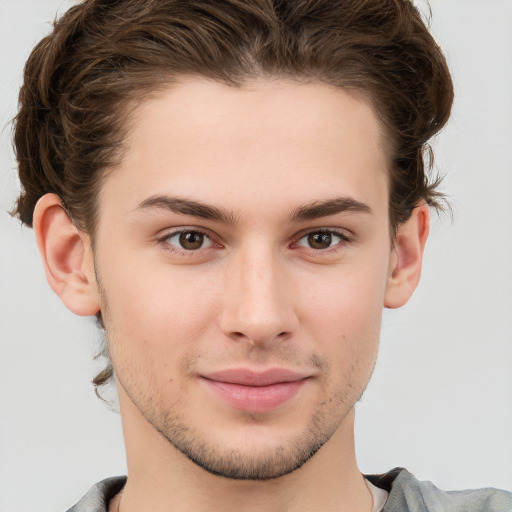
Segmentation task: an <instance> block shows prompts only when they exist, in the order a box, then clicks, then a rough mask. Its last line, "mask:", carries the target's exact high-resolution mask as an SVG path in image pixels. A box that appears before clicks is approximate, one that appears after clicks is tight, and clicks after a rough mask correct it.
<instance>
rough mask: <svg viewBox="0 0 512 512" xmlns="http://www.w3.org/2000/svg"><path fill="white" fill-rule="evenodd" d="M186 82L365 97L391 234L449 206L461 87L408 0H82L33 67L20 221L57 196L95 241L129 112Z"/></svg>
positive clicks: (36, 54) (26, 93)
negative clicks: (450, 131)
mask: <svg viewBox="0 0 512 512" xmlns="http://www.w3.org/2000/svg"><path fill="white" fill-rule="evenodd" d="M182 75H189V76H190V75H192V76H201V77H206V78H210V79H213V80H217V81H221V82H223V83H227V84H230V85H233V86H242V85H243V84H244V82H246V81H248V80H250V79H252V78H256V77H272V78H276V77H286V78H292V79H298V80H305V81H320V82H325V83H329V84H332V85H335V86H338V87H341V88H342V89H345V90H347V91H352V92H354V93H355V94H358V95H361V96H362V97H364V98H365V99H367V100H369V101H370V102H371V104H372V106H373V107H374V109H375V111H376V112H377V114H378V116H379V118H380V120H381V122H382V123H383V126H384V127H385V130H384V131H385V134H386V139H387V142H388V146H389V148H390V149H389V151H390V162H391V163H390V172H389V180H390V198H389V217H390V225H391V227H392V229H393V230H396V227H397V226H398V225H400V223H402V222H404V221H405V220H407V218H408V217H409V216H410V214H411V212H412V210H413V208H414V207H415V206H416V205H417V204H418V203H419V202H421V201H425V202H427V203H428V204H430V205H431V206H434V207H439V199H440V197H441V194H440V193H439V192H438V190H437V188H436V187H437V180H432V178H431V176H430V172H429V170H431V169H429V167H430V166H429V165H426V163H425V160H426V159H425V153H426V151H430V148H429V146H428V140H429V139H430V138H431V137H432V136H433V135H434V134H435V133H436V132H437V131H439V130H440V129H441V128H442V127H443V126H444V124H445V123H446V121H447V120H448V117H449V115H450V110H451V105H452V101H453V84H452V81H451V77H450V73H449V70H448V67H447V64H446V61H445V58H444V56H443V54H442V52H441V50H440V48H439V46H438V45H437V44H436V42H435V41H434V39H433V38H432V36H431V34H430V33H429V31H428V29H427V27H426V25H425V23H424V21H423V19H422V17H421V15H420V13H419V12H418V10H417V9H416V8H415V7H414V5H413V3H412V2H411V1H410V0H187V1H183V0H84V1H82V2H80V3H78V4H77V5H75V6H74V7H72V8H71V9H69V10H68V11H67V12H66V13H65V14H64V15H63V16H62V17H61V18H60V19H59V20H58V21H57V22H56V23H55V24H54V29H53V31H52V33H51V34H49V35H48V36H47V37H45V38H44V39H42V41H41V42H40V43H39V44H38V45H37V46H36V48H35V49H34V50H33V52H32V54H31V55H30V57H29V59H28V61H27V64H26V67H25V74H24V84H23V86H22V88H21V91H20V96H19V113H18V115H17V117H16V118H15V136H14V141H15V149H16V155H17V159H18V164H19V175H20V179H21V183H22V187H23V191H22V193H21V195H20V197H19V199H18V204H17V207H16V213H17V214H18V216H19V217H20V218H21V220H22V221H23V222H24V223H25V224H27V225H31V224H32V216H33V211H34V207H35V204H36V202H37V200H38V199H39V198H40V197H41V196H42V195H44V194H46V193H48V192H54V193H56V194H58V195H59V196H60V198H61V199H62V202H63V205H64V208H65V209H66V210H67V212H68V214H69V215H70V217H71V218H72V219H73V221H74V222H75V223H76V224H77V226H78V227H79V228H80V229H82V230H84V231H86V232H88V233H89V234H91V236H93V235H94V228H95V226H96V212H97V207H96V206H97V205H96V198H97V197H98V191H99V188H100V186H101V181H102V180H101V178H102V176H104V171H105V170H106V169H108V168H109V167H111V166H112V165H114V164H115V163H117V162H118V160H119V158H120V156H121V155H122V151H123V141H124V140H125V137H126V135H127V133H126V132H127V129H128V128H127V127H128V126H129V123H128V122H127V121H128V120H129V114H130V111H131V110H130V109H131V107H133V106H136V104H137V102H139V101H141V100H143V99H144V96H145V95H147V94H149V93H151V92H154V91H156V90H158V89H159V88H162V87H165V86H166V85H168V84H169V83H171V82H172V81H173V79H174V78H175V77H178V76H182ZM427 160H428V161H430V159H427ZM427 163H428V162H427ZM100 380H101V379H100ZM99 383H100V384H101V382H99Z"/></svg>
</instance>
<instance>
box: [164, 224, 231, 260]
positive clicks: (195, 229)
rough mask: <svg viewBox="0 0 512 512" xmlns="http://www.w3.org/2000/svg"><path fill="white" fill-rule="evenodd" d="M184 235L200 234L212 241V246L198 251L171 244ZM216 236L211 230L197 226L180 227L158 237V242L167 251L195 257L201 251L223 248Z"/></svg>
mask: <svg viewBox="0 0 512 512" xmlns="http://www.w3.org/2000/svg"><path fill="white" fill-rule="evenodd" d="M182 233H200V234H202V235H203V236H204V237H205V238H207V239H208V240H209V241H210V245H209V246H208V247H201V248H200V249H196V250H187V249H184V248H182V247H179V246H177V245H173V244H171V243H170V242H169V240H170V239H172V238H174V237H175V236H177V235H180V234H182ZM216 238H218V237H216V236H215V235H213V234H212V233H211V232H210V231H209V230H207V229H204V228H200V227H197V226H180V227H177V228H174V229H170V230H169V231H166V232H164V233H163V234H160V235H158V237H157V242H158V243H161V244H162V245H165V248H166V250H169V251H172V252H177V253H181V254H187V255H193V254H195V253H199V252H201V251H206V250H208V249H211V248H212V247H215V246H216V247H221V246H222V244H221V243H219V242H218V241H217V240H216Z"/></svg>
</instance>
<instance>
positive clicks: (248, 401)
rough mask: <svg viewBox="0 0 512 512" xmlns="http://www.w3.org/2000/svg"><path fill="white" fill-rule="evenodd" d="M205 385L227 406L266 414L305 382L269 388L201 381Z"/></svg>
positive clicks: (281, 403)
mask: <svg viewBox="0 0 512 512" xmlns="http://www.w3.org/2000/svg"><path fill="white" fill-rule="evenodd" d="M203 381H204V382H205V383H206V385H207V386H208V387H209V388H210V389H211V390H212V391H214V392H215V393H216V394H217V395H218V396H220V397H221V398H222V399H224V400H225V401H226V402H227V403H228V404H229V405H231V406H232V407H234V408H236V409H240V410H242V411H247V412H267V411H271V410H273V409H276V408H277V407H279V406H280V405H284V404H285V403H286V402H288V401H289V400H291V399H292V398H293V397H294V396H295V395H296V394H297V393H298V392H299V390H300V388H301V387H302V386H303V385H304V383H305V382H306V379H301V380H297V381H293V382H278V383H276V384H270V385H269V386H243V385H241V384H232V383H229V382H218V381H215V380H209V379H203Z"/></svg>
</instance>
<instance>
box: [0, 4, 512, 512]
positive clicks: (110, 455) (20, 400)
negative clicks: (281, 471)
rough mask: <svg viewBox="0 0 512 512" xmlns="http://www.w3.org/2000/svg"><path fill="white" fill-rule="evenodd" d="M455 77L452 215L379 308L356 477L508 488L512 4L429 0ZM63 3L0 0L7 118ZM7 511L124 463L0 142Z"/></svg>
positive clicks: (0, 351)
mask: <svg viewBox="0 0 512 512" xmlns="http://www.w3.org/2000/svg"><path fill="white" fill-rule="evenodd" d="M431 4H432V9H433V27H432V29H433V32H434V33H435V35H436V37H437V38H438V41H439V42H440V44H441V45H442V47H443V48H444V50H445V52H446V54H447V56H448V60H449V63H450V65H451V68H452V71H453V73H454V77H455V84H456V93H457V99H456V103H455V109H454V114H453V118H452V120H451V122H450V125H449V127H448V128H447V129H446V130H445V131H444V132H443V134H442V135H441V136H440V137H439V139H438V140H437V142H436V149H437V154H436V162H437V167H438V169H439V170H440V171H441V172H447V178H446V180H445V182H444V190H445V191H446V192H447V193H448V194H449V195H450V196H451V198H452V201H453V204H454V207H455V215H454V222H453V224H452V223H451V221H450V219H449V218H448V217H446V218H444V219H441V220H440V221H438V220H436V221H434V226H433V232H432V236H431V239H430V242H429V245H428V248H427V254H426V260H425V266H424V272H423V282H422V284H421V285H420V288H419V289H418V291H417V293H416V294H415V296H414V297H413V299H412V301H411V302H410V303H409V305H407V306H406V307H405V308H403V309H402V310H400V311H386V312H385V315H384V324H383V334H382V347H381V353H380V357H379V361H378V364H377V368H376V371H375V374H374V378H373V381H372V383H371V384H370V387H369V388H368V391H367V393H366V395H365V397H364V398H363V401H362V403H360V404H359V405H358V419H357V448H358V456H359V461H360V466H361V469H362V471H364V472H381V471H385V470H388V469H390V468H392V467H394V466H397V465H400V466H406V467H408V468H409V469H410V470H411V471H413V472H414V473H416V474H417V476H418V477H420V478H421V479H429V480H433V481H435V482H436V483H437V485H438V486H440V487H443V488H453V489H454V488H466V487H480V486H489V485H492V486H496V487H504V488H508V489H511V488H512V159H511V154H512V153H511V145H512V100H511V98H512V1H510V0H435V1H432V2H431ZM68 5H70V2H69V1H64V0H0V126H1V127H2V128H4V126H5V125H6V123H7V122H8V120H9V119H10V118H11V117H12V116H13V114H14V113H15V107H16V95H17V89H18V87H19V82H20V77H21V74H22V66H23V63H24V61H25V59H26V57H27V56H28V53H29V51H30V49H31V48H32V47H33V45H34V44H35V43H36V42H37V41H38V40H39V38H40V37H41V36H42V35H43V34H45V33H46V32H47V31H48V30H49V28H50V25H49V21H50V20H51V19H53V16H54V14H55V12H56V11H57V10H59V11H60V12H62V11H63V10H65V8H66V6H68ZM0 144H1V146H0V169H1V172H0V341H1V344H0V454H1V455H0V510H1V511H3V512H11V511H17V512H18V511H29V510H30V511H32V512H39V511H40V512H43V511H49V510H65V509H66V508H67V507H68V506H70V505H71V504H72V503H73V502H74V501H76V500H77V499H78V498H79V497H80V496H81V495H82V494H83V493H84V492H85V491H86V490H87V488H88V487H89V486H90V485H91V484H92V483H93V482H95V481H97V480H99V479H101V478H104V477H107V476H112V475H115V474H123V473H124V472H125V462H124V450H123V444H122V433H121V428H120V422H119V416H118V415H117V414H114V413H112V412H110V411H109V410H108V408H107V407H106V406H105V405H103V404H102V403H101V402H100V401H98V400H97V398H96V397H95V395H94V393H93V388H92V385H91V384H89V382H90V379H91V377H92V376H93V374H94V371H95V369H96V367H97V366H96V365H95V364H94V363H93V362H92V355H93V353H94V352H95V350H96V348H97V333H96V330H95V328H94V326H93V324H92V322H90V321H88V320H86V319H81V318H75V317H73V315H72V314H71V313H69V312H68V311H67V310H65V308H64V307H63V306H62V305H61V304H60V302H59V300H58V299H57V298H56V297H55V296H54V295H53V293H52V292H51V290H50V289H49V287H48V286H47V284H46V280H45V278H44V276H43V271H42V266H41V264H40V262H39V257H38V255H37V252H36V247H35V242H34V239H33V234H32V232H31V230H29V229H22V228H20V226H19V224H18V222H17V221H15V220H12V219H10V218H9V216H8V215H7V213H5V211H6V210H7V209H9V208H10V207H11V206H12V204H13V202H14V199H15V197H16V193H17V190H18V184H17V180H16V176H15V171H14V160H13V156H12V150H11V146H10V127H9V126H7V128H4V129H3V131H2V132H1V140H0Z"/></svg>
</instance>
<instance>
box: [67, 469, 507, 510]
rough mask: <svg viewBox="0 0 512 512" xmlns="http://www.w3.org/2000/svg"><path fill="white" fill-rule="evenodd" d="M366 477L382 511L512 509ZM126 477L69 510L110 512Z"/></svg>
mask: <svg viewBox="0 0 512 512" xmlns="http://www.w3.org/2000/svg"><path fill="white" fill-rule="evenodd" d="M366 478H367V479H368V480H369V481H370V482H371V483H373V484H374V485H376V486H377V487H380V488H382V489H385V490H386V491H388V492H389V497H388V500H387V501H386V505H385V507H384V510H383V512H512V493H510V492H507V491H500V490H498V489H493V488H488V489H478V490H468V491H441V490H440V489H438V488H437V487H436V486H435V485H433V484H432V483H430V482H420V481H419V480H416V478H414V476H413V475H411V473H409V472H408V471H407V470H406V469H403V468H395V469H393V470H391V471H389V472H388V473H385V474H383V475H367V476H366ZM125 483H126V477H115V478H108V479H106V480H102V481H101V482H99V483H97V484H96V485H94V486H93V487H92V488H91V489H90V490H89V492H88V493H87V494H86V495H85V496H84V497H83V498H82V499H81V500H80V501H79V502H78V503H77V504H76V505H75V506H74V507H71V508H70V509H69V510H68V512H108V503H109V501H110V500H111V499H112V498H113V497H114V496H115V495H116V494H117V493H118V492H119V491H120V490H121V489H122V488H123V486H124V484H125Z"/></svg>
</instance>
